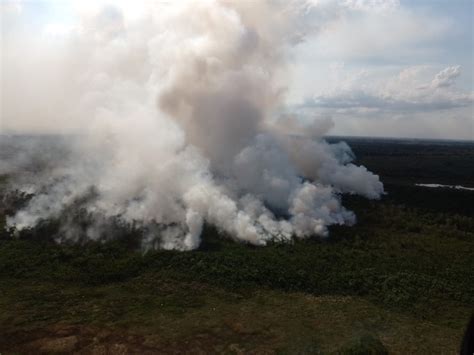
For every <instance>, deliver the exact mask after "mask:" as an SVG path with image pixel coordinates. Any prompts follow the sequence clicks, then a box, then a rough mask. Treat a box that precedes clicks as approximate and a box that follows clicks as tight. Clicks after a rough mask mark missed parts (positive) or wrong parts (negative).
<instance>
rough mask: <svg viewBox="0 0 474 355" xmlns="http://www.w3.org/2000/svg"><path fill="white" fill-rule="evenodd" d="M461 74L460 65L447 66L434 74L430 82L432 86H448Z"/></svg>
mask: <svg viewBox="0 0 474 355" xmlns="http://www.w3.org/2000/svg"><path fill="white" fill-rule="evenodd" d="M460 74H461V66H459V65H456V66H454V67H447V68H445V69H443V70H441V71H440V72H439V73H438V74H436V76H435V78H434V79H433V81H432V82H431V86H432V87H434V88H441V87H448V86H451V85H453V84H454V82H455V80H456V78H457V77H458V76H459V75H460Z"/></svg>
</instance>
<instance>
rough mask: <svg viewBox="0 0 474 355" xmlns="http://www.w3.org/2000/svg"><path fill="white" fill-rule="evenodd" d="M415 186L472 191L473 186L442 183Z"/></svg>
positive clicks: (473, 189)
mask: <svg viewBox="0 0 474 355" xmlns="http://www.w3.org/2000/svg"><path fill="white" fill-rule="evenodd" d="M415 185H416V186H422V187H445V188H449V189H456V190H469V191H474V187H466V186H461V185H443V184H415Z"/></svg>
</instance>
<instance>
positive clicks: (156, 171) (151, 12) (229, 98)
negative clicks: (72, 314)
mask: <svg viewBox="0 0 474 355" xmlns="http://www.w3.org/2000/svg"><path fill="white" fill-rule="evenodd" d="M317 10H318V9H317V7H316V8H315V10H314V11H317ZM307 11H308V6H306V4H299V5H298V6H296V5H294V4H292V5H291V6H287V5H285V6H284V5H282V4H281V3H278V2H270V3H267V2H264V1H262V2H251V4H250V3H248V2H241V1H237V2H231V1H221V2H219V1H199V2H180V3H179V4H178V3H177V4H173V5H163V4H162V5H158V6H156V7H155V6H152V5H149V8H147V11H145V14H144V15H143V16H140V18H138V19H133V20H127V18H126V16H125V14H124V13H123V12H122V11H120V9H119V8H116V7H112V6H105V7H103V8H102V9H101V10H100V11H98V12H96V13H94V14H92V15H90V14H88V15H87V16H83V17H82V18H81V22H80V23H79V24H78V26H77V27H76V29H75V30H73V31H72V32H71V33H70V34H68V35H67V36H66V37H65V38H62V40H61V43H60V45H59V46H57V47H55V51H57V52H58V53H56V54H57V56H56V57H55V60H56V62H55V64H56V65H55V66H54V67H53V68H51V67H45V68H44V70H46V71H47V72H50V73H52V74H53V73H54V75H53V77H54V78H55V80H52V81H51V82H50V83H47V80H43V76H44V75H45V74H44V72H40V73H39V74H38V78H39V82H38V81H37V82H35V84H34V86H36V85H39V84H38V83H43V84H45V87H43V89H44V90H40V88H36V87H35V88H32V89H31V90H30V97H28V98H24V99H27V102H30V101H31V106H30V108H29V109H24V108H22V107H21V105H19V101H21V100H18V96H19V94H20V92H21V90H20V89H21V85H22V83H24V82H23V79H25V78H23V77H21V78H18V77H17V79H18V80H14V79H15V76H14V75H13V74H10V76H11V78H6V84H7V85H6V91H7V94H6V95H8V96H10V97H9V99H11V100H5V102H6V107H5V108H4V109H2V116H5V117H10V119H13V117H15V115H16V117H18V119H20V121H22V122H29V121H33V122H35V124H34V126H35V127H41V126H42V127H43V128H46V129H48V128H49V129H52V130H55V131H56V132H58V131H59V132H71V131H72V132H74V133H76V135H75V136H74V137H75V139H74V140H73V142H71V143H70V144H68V149H70V150H71V153H70V154H68V156H67V158H64V159H61V160H59V161H58V162H57V166H55V167H54V168H53V169H46V170H45V171H44V172H43V173H37V174H35V175H34V176H33V178H34V179H32V180H31V181H28V182H26V183H25V184H23V185H24V186H28V189H29V191H31V192H34V194H35V195H34V197H33V198H32V199H31V200H30V201H29V203H28V204H27V206H26V207H25V208H24V209H22V210H21V211H19V212H18V213H17V214H16V215H14V216H10V217H9V218H8V220H7V222H8V225H9V226H11V227H12V228H15V229H16V230H22V229H27V228H32V227H34V226H35V225H36V224H37V223H39V222H40V221H41V220H43V219H48V218H59V217H60V216H61V215H62V214H64V211H67V210H68V209H71V208H72V206H74V205H76V206H80V208H81V210H82V211H85V212H84V213H86V214H87V215H88V216H90V218H92V219H93V221H94V223H92V224H89V225H88V227H87V228H85V229H84V228H83V229H81V228H79V226H78V223H77V221H75V220H74V218H72V219H71V218H67V219H64V222H63V228H62V234H61V236H58V240H64V239H66V240H73V241H74V240H76V239H78V235H79V234H83V235H85V236H87V238H89V239H101V238H103V237H104V233H103V231H105V230H106V229H107V228H106V226H107V223H108V221H110V220H112V219H113V220H120V221H122V222H123V223H133V224H134V225H139V226H142V227H143V228H145V229H146V230H147V234H146V236H145V238H144V241H143V242H144V243H145V244H146V245H145V247H150V246H152V247H161V248H168V249H171V248H174V249H181V250H187V249H193V248H196V247H198V246H199V244H200V235H201V232H202V230H203V226H204V225H205V224H210V225H213V226H215V227H216V228H217V229H219V230H220V231H223V232H225V233H226V235H229V236H230V237H231V238H234V239H236V240H238V241H245V242H249V243H252V244H255V245H265V244H266V243H267V242H268V241H270V240H290V239H291V238H293V237H294V236H296V237H299V238H305V237H310V236H326V235H327V234H328V226H329V225H332V224H353V223H354V222H355V216H354V214H353V213H352V212H350V211H348V210H346V209H345V208H344V207H343V206H342V205H341V202H340V197H339V196H340V193H354V194H360V195H363V196H366V197H368V198H378V197H379V196H380V194H382V193H383V186H382V184H381V182H380V181H379V179H378V177H377V176H376V175H374V174H372V173H370V172H369V171H367V169H365V168H364V167H359V166H356V165H354V164H351V161H352V160H353V154H352V152H351V150H350V148H349V147H348V146H347V145H346V144H344V143H340V144H328V143H326V142H325V141H324V140H323V139H322V138H321V137H322V135H324V134H325V133H326V132H327V130H328V129H330V128H331V124H332V123H331V121H330V120H323V121H320V122H310V123H307V122H303V121H300V120H298V118H294V117H290V116H288V115H280V116H279V114H278V112H279V110H280V109H281V107H283V105H284V94H285V85H286V82H287V73H286V71H285V63H286V62H287V60H288V55H289V53H290V52H291V48H292V46H294V45H296V44H297V43H298V42H299V41H301V40H302V39H303V38H304V36H305V35H306V32H305V31H306V28H305V14H307ZM323 25H324V24H323V23H321V24H319V26H323ZM313 30H314V28H312V29H311V30H308V32H311V31H313ZM7 42H8V43H7V46H12V47H11V48H10V49H11V52H10V55H9V57H10V59H9V58H7V59H6V61H7V63H11V65H12V68H17V67H18V66H21V65H22V64H21V63H20V64H18V63H17V64H14V63H13V62H12V61H10V60H11V58H13V57H14V50H15V48H14V47H13V44H12V43H11V42H9V41H7ZM48 55H49V54H48ZM39 62H41V61H39ZM36 64H37V63H29V64H28V65H29V66H28V67H29V68H30V72H31V71H32V70H33V69H37V70H41V68H40V67H37V68H35V65H36ZM4 65H10V64H4ZM25 65H26V64H25ZM13 73H15V70H13ZM34 75H35V74H34ZM30 79H31V78H30ZM42 80H43V81H42ZM10 84H11V86H9V85H10ZM40 93H41V95H39V94H40ZM35 94H38V97H36V96H35ZM58 95H59V98H58ZM50 96H52V98H51V97H50ZM14 98H15V100H13V99H14ZM38 98H39V100H38ZM39 102H41V103H42V104H41V105H39V104H38V103H39ZM45 102H46V104H45ZM43 106H45V107H47V110H42V107H43ZM31 107H34V108H35V110H32V109H31ZM35 120H36V121H35ZM2 166H3V169H2V171H3V173H10V174H13V173H14V172H13V171H8V170H9V169H10V168H7V167H12V166H15V164H12V163H11V162H8V165H7V161H6V159H4V161H2ZM33 180H34V181H33ZM18 181H20V180H18ZM16 187H18V186H16Z"/></svg>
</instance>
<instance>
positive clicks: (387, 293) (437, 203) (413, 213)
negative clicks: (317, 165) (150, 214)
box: [0, 167, 474, 354]
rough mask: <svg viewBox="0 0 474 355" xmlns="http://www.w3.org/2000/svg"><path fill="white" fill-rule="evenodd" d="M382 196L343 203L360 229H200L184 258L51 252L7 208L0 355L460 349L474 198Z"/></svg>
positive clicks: (129, 250)
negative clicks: (275, 239)
mask: <svg viewBox="0 0 474 355" xmlns="http://www.w3.org/2000/svg"><path fill="white" fill-rule="evenodd" d="M369 168H370V167H369ZM386 189H387V192H388V194H387V195H386V196H385V197H384V198H383V199H382V200H381V201H368V200H365V199H362V198H358V197H354V196H345V197H344V205H345V206H346V207H348V208H350V209H353V210H354V211H355V212H356V214H357V217H358V223H357V225H356V226H354V227H342V226H335V227H333V228H331V231H330V237H329V238H327V239H324V240H321V239H308V240H296V241H295V242H294V243H291V244H290V243H288V244H272V245H269V246H267V247H253V246H250V245H245V244H238V243H235V242H233V241H231V240H230V239H229V238H227V237H226V236H225V235H221V234H220V233H219V232H218V231H216V230H214V229H213V228H211V227H207V228H206V230H205V231H204V233H203V243H202V246H201V248H200V249H199V250H195V251H190V252H176V251H164V250H156V251H149V252H146V253H143V252H142V251H140V250H139V249H137V248H135V247H134V243H133V240H134V235H133V231H128V232H127V233H123V236H122V237H120V238H117V239H116V240H114V241H112V242H107V243H102V244H101V243H85V244H82V245H65V244H62V245H57V244H55V243H53V242H52V241H51V238H50V237H51V233H54V231H55V226H54V223H45V224H43V225H42V226H40V227H39V228H38V229H36V230H35V231H30V232H27V233H23V234H21V235H20V237H19V238H14V237H13V236H12V235H10V233H9V232H8V231H6V230H5V228H4V217H5V214H6V213H8V211H9V208H11V206H10V207H9V206H7V207H4V208H5V209H4V210H3V212H2V216H1V219H0V224H1V225H0V228H1V230H2V232H1V233H0V310H1V311H0V352H1V353H4V352H5V353H9V352H20V353H23V352H38V351H39V352H41V351H42V352H55V351H63V352H68V351H72V350H80V351H84V352H94V351H95V352H101V351H102V353H105V352H107V351H108V352H110V353H124V352H137V353H146V352H160V353H167V352H169V353H179V352H183V351H185V350H189V349H193V350H196V352H202V353H215V352H222V353H248V352H255V353H278V354H319V353H322V354H326V353H329V354H384V353H400V354H406V353H415V352H416V353H456V352H457V350H458V348H459V346H460V343H461V337H462V335H463V332H464V327H465V325H466V324H467V321H468V318H469V316H470V314H471V312H472V310H473V309H472V305H473V304H474V273H473V270H474V258H473V255H474V217H473V213H472V212H473V210H472V208H473V207H472V201H474V192H469V191H463V192H460V191H455V190H452V189H424V188H419V187H412V186H409V185H406V184H398V185H395V184H389V185H387V186H386ZM5 201H6V200H5V198H4V202H5ZM18 203H21V201H20V202H18Z"/></svg>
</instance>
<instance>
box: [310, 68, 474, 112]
mask: <svg viewBox="0 0 474 355" xmlns="http://www.w3.org/2000/svg"><path fill="white" fill-rule="evenodd" d="M421 70H426V68H419V67H412V68H406V69H404V70H402V71H401V72H399V73H398V74H397V75H395V76H392V77H391V78H388V79H385V78H384V79H383V80H384V82H382V83H381V82H378V81H377V79H374V78H370V79H369V78H368V75H369V74H368V73H363V74H362V75H357V74H356V75H354V76H352V77H350V78H347V79H346V80H345V81H344V82H343V83H342V84H341V85H340V87H339V88H336V89H334V90H332V91H331V92H328V93H322V94H319V95H315V96H314V97H312V98H309V99H307V100H306V101H305V102H304V103H303V104H302V106H303V107H320V108H332V109H342V110H354V111H359V112H363V111H364V110H365V111H366V112H367V111H371V112H380V111H390V112H398V113H409V112H431V111H438V110H449V109H455V108H462V107H471V106H472V105H473V102H474V93H473V92H464V91H462V90H457V89H455V88H451V86H452V85H453V84H454V80H455V78H456V77H458V76H459V75H460V72H461V70H460V66H454V67H447V68H445V69H443V70H441V71H440V72H439V73H437V74H436V75H435V77H434V78H433V80H431V82H429V83H422V82H421V81H420V79H419V76H420V71H421ZM369 83H370V84H369Z"/></svg>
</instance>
